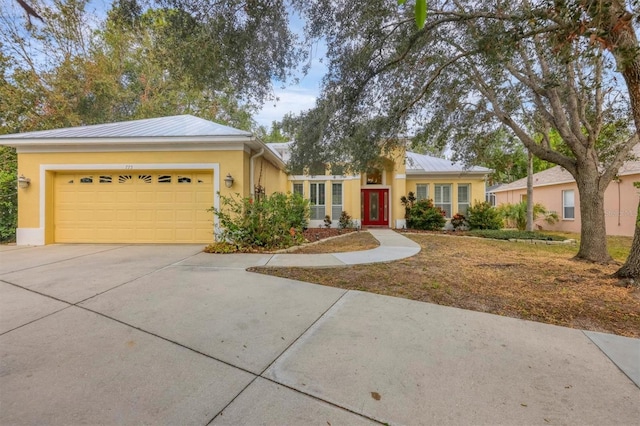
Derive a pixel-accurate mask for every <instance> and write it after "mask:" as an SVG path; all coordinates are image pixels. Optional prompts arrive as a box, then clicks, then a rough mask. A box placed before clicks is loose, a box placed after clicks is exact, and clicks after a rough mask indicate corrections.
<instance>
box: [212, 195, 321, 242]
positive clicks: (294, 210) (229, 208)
mask: <svg viewBox="0 0 640 426" xmlns="http://www.w3.org/2000/svg"><path fill="white" fill-rule="evenodd" d="M220 205H221V207H220V209H216V208H211V209H210V210H209V211H212V212H213V213H214V214H215V215H216V216H217V217H218V220H219V223H220V228H221V229H220V230H219V231H218V233H217V235H216V237H217V238H218V239H219V241H226V242H230V243H233V244H235V245H236V246H237V248H238V250H239V251H244V250H246V249H247V248H264V249H269V250H270V249H278V248H286V247H290V246H292V245H295V244H300V243H302V242H303V241H304V236H303V234H302V231H303V229H305V228H306V227H307V226H308V224H309V221H308V218H309V202H308V201H307V200H304V199H303V198H302V196H300V195H299V194H282V193H274V194H272V195H270V196H268V195H262V196H261V197H260V198H258V199H255V200H254V199H252V198H249V197H246V198H240V196H239V195H238V194H236V195H235V196H229V197H226V196H222V195H221V196H220Z"/></svg>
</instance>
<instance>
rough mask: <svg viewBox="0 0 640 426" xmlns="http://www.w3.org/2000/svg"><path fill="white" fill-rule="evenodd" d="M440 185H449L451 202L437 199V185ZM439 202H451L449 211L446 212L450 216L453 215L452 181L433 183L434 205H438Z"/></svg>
mask: <svg viewBox="0 0 640 426" xmlns="http://www.w3.org/2000/svg"><path fill="white" fill-rule="evenodd" d="M438 186H448V187H449V202H448V203H445V202H442V201H441V202H439V203H438V202H437V201H436V194H437V189H436V188H437V187H438ZM438 204H449V206H450V207H449V211H448V212H446V213H447V216H446V217H448V218H450V217H453V211H452V210H453V184H452V183H436V184H434V185H433V205H434V206H437V205H438Z"/></svg>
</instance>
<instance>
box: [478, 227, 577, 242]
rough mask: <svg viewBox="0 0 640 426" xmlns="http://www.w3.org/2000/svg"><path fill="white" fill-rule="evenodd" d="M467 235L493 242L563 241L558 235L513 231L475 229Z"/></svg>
mask: <svg viewBox="0 0 640 426" xmlns="http://www.w3.org/2000/svg"><path fill="white" fill-rule="evenodd" d="M469 235H473V236H474V237H482V238H493V239H495V240H514V239H517V240H543V241H564V240H565V238H564V237H561V236H559V235H549V234H543V233H542V232H531V231H516V230H513V229H502V230H495V229H476V230H473V231H469Z"/></svg>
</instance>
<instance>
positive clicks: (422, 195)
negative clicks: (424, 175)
mask: <svg viewBox="0 0 640 426" xmlns="http://www.w3.org/2000/svg"><path fill="white" fill-rule="evenodd" d="M416 199H417V200H418V201H420V200H428V199H429V184H428V183H419V184H417V185H416Z"/></svg>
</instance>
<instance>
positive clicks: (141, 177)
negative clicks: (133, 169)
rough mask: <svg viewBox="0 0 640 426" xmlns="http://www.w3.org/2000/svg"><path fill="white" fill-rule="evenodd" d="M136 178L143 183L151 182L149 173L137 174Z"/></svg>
mask: <svg viewBox="0 0 640 426" xmlns="http://www.w3.org/2000/svg"><path fill="white" fill-rule="evenodd" d="M138 179H139V180H141V181H142V182H144V183H151V181H152V179H151V175H138Z"/></svg>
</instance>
